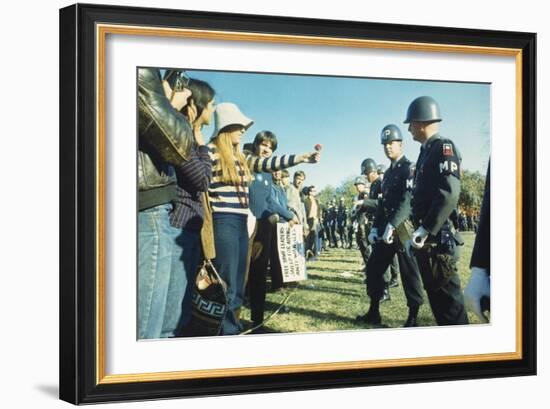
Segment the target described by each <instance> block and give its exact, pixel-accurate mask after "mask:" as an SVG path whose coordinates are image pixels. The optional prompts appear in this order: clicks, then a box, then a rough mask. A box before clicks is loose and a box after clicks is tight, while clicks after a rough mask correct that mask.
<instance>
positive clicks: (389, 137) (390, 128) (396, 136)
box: [380, 124, 403, 145]
mask: <svg viewBox="0 0 550 409" xmlns="http://www.w3.org/2000/svg"><path fill="white" fill-rule="evenodd" d="M402 140H403V136H401V131H400V130H399V128H398V127H397V126H396V125H393V124H391V125H386V126H385V127H384V128H382V132H380V143H381V144H382V145H385V144H386V143H390V142H393V141H402Z"/></svg>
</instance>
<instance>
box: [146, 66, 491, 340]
mask: <svg viewBox="0 0 550 409" xmlns="http://www.w3.org/2000/svg"><path fill="white" fill-rule="evenodd" d="M138 107H139V129H138V132H139V151H138V177H139V214H138V247H139V251H138V306H137V307H138V320H137V332H138V334H137V335H138V338H139V339H153V338H167V337H179V336H185V335H186V327H187V326H188V324H189V322H190V320H191V312H192V296H193V291H194V282H195V276H196V273H197V270H198V268H199V266H200V264H201V263H202V262H203V260H208V261H210V262H211V263H212V265H213V267H214V268H215V269H216V271H217V272H218V274H219V275H220V277H221V278H222V279H223V281H224V282H225V284H226V291H225V293H226V308H225V309H224V312H223V317H222V318H221V324H220V326H219V335H235V334H239V333H242V332H243V330H244V328H243V324H242V322H241V319H240V311H241V307H242V306H243V303H244V300H245V296H247V297H248V300H249V303H250V310H251V321H252V326H253V328H254V332H255V333H258V332H261V331H262V323H263V321H264V309H265V300H266V292H267V282H268V281H267V273H268V271H269V274H270V276H271V289H272V290H273V291H276V290H278V289H279V288H281V287H283V285H284V283H283V277H282V273H281V267H280V263H279V260H278V252H277V229H276V226H277V223H281V222H283V223H288V224H289V225H290V226H293V225H301V226H302V229H303V234H304V243H305V256H306V257H307V259H308V260H315V259H316V258H317V257H318V256H319V254H320V252H321V251H323V250H326V249H327V248H328V247H337V246H341V247H347V248H350V247H351V246H352V245H353V241H355V242H356V245H357V247H358V249H359V250H360V252H361V255H362V257H363V261H364V265H365V275H366V279H365V281H366V287H367V294H368V295H369V297H370V308H369V311H368V312H367V313H366V314H364V315H361V316H358V317H357V321H358V322H363V323H366V324H373V325H379V324H380V323H381V321H382V318H381V316H380V311H379V304H380V302H383V301H384V300H386V299H388V297H389V292H388V288H389V287H391V286H396V285H397V276H398V274H400V275H401V281H402V283H403V288H404V291H405V295H406V298H407V304H408V307H409V317H408V318H407V320H406V322H405V324H404V326H416V325H417V323H416V317H417V313H418V308H419V306H420V305H421V304H422V303H423V293H424V291H425V292H426V294H427V296H428V299H429V302H430V305H431V308H432V311H433V313H434V316H435V318H436V321H437V323H438V325H450V324H466V323H468V319H467V316H466V313H465V308H464V300H463V294H462V291H461V287H460V280H459V278H458V275H457V269H456V262H457V257H458V255H457V253H458V247H459V245H460V244H461V243H460V237H459V234H458V227H457V226H455V224H454V220H455V217H454V215H455V214H456V215H457V213H456V205H457V200H458V193H459V192H460V156H459V154H458V150H457V148H456V146H455V145H454V143H453V142H452V141H451V140H449V139H445V138H443V137H441V136H440V135H439V134H438V132H437V131H438V123H439V122H440V121H441V118H440V117H439V108H438V106H437V104H436V102H435V101H434V100H433V99H431V98H429V97H421V98H419V99H417V100H415V101H413V103H412V104H411V106H410V107H409V110H408V112H407V119H406V122H407V123H409V131H410V132H411V134H412V135H413V139H414V140H416V141H418V142H420V143H421V144H422V146H423V148H422V153H421V155H420V157H419V159H418V161H417V164H416V171H415V167H414V166H413V165H412V163H411V162H410V161H409V160H408V159H406V158H405V157H404V155H403V154H402V143H403V138H402V135H401V132H400V130H399V128H398V127H396V126H395V125H388V126H387V127H385V128H384V129H383V130H382V133H381V143H382V145H383V149H384V152H385V154H386V156H387V157H388V159H389V160H390V167H389V168H388V170H387V171H386V174H385V176H384V179H383V178H382V177H383V174H384V172H383V168H382V167H381V166H380V165H377V164H376V163H375V161H374V160H373V159H370V158H368V159H366V160H364V161H363V163H362V164H361V175H360V176H358V177H357V178H356V179H355V189H356V191H357V195H356V197H355V198H354V201H353V204H352V207H351V209H347V208H346V206H345V200H344V198H340V199H338V200H337V199H336V198H334V199H333V200H331V201H330V202H329V203H328V204H326V205H321V204H320V203H319V200H318V199H317V197H316V195H317V190H316V188H315V186H311V185H309V186H305V181H306V173H305V172H304V171H302V170H298V171H295V172H294V173H293V175H292V182H291V181H290V173H289V171H288V169H289V168H292V167H294V166H296V165H298V164H301V163H307V164H316V163H319V161H320V160H321V147H320V146H316V147H315V149H313V150H312V151H310V152H304V153H296V154H283V155H275V154H274V153H275V151H277V150H278V148H279V144H278V139H277V136H276V135H275V134H274V133H273V132H271V131H269V130H264V131H261V132H258V133H257V134H256V135H255V137H254V138H253V142H252V143H249V144H243V141H242V138H243V135H244V134H245V133H246V132H247V130H248V129H249V128H250V127H251V126H252V125H253V123H254V121H253V119H251V118H249V117H247V116H246V115H245V114H244V113H243V112H242V111H241V109H240V108H239V107H238V106H237V105H236V104H233V103H227V102H226V103H220V104H217V105H216V103H215V90H214V89H213V88H212V87H211V86H210V85H209V84H208V83H206V82H204V81H200V80H197V79H192V78H189V77H188V76H187V75H186V74H185V72H184V71H181V70H166V71H165V72H164V74H162V73H161V71H160V70H158V69H151V68H143V69H139V70H138ZM426 115H427V116H426ZM212 121H213V122H214V132H213V134H212V136H211V137H210V139H209V140H208V141H207V140H206V139H205V137H204V136H203V134H202V129H203V127H204V126H206V125H209V124H210V123H211V122H212ZM456 219H458V216H457V217H456ZM353 236H355V240H353ZM487 275H488V273H487ZM485 284H486V283H485ZM485 284H484V285H485ZM478 287H479V286H477V285H476V286H475V289H476V290H478V289H479V288H478ZM478 292H479V291H478ZM478 292H475V291H474V292H472V294H474V297H477V296H478ZM485 293H486V291H485V292H484V293H483V294H485ZM485 295H486V294H485ZM480 297H481V295H480ZM474 301H475V300H474Z"/></svg>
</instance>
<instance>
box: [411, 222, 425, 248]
mask: <svg viewBox="0 0 550 409" xmlns="http://www.w3.org/2000/svg"><path fill="white" fill-rule="evenodd" d="M428 235H429V232H428V230H426V229H425V228H424V227H423V226H420V227H419V228H418V229H416V230H415V231H414V233H413V234H412V236H411V245H412V246H413V247H414V248H415V249H421V248H422V247H424V243H425V242H426V239H427V238H428Z"/></svg>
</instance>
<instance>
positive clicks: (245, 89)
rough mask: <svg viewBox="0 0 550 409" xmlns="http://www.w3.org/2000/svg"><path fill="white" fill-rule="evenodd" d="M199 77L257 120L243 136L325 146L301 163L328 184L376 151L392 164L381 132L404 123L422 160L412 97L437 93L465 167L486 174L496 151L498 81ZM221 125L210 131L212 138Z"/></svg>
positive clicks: (409, 150) (408, 151)
mask: <svg viewBox="0 0 550 409" xmlns="http://www.w3.org/2000/svg"><path fill="white" fill-rule="evenodd" d="M187 73H188V74H189V76H190V77H191V78H197V79H201V80H203V81H206V82H208V83H209V84H210V85H211V86H212V87H213V88H214V89H215V90H216V102H217V103H220V102H233V103H235V104H237V105H238V106H239V108H240V109H241V110H242V111H243V113H244V114H245V115H247V116H248V117H250V118H252V119H253V120H254V125H253V126H252V127H251V128H250V129H249V130H248V131H247V133H246V134H245V135H244V136H243V143H244V142H251V141H252V140H253V139H254V136H255V135H256V133H258V132H259V131H262V130H270V131H272V132H274V133H275V134H276V135H277V138H278V141H279V148H278V150H277V152H276V154H282V153H302V152H306V151H312V150H313V146H314V145H315V144H316V143H321V144H322V145H323V151H322V159H321V162H320V163H319V164H316V165H300V166H298V167H296V168H294V169H291V174H292V171H293V170H295V169H296V170H297V169H302V170H303V171H305V172H306V175H307V179H306V184H307V185H315V186H317V187H318V188H319V189H322V188H323V187H324V186H326V185H332V186H338V185H339V184H340V183H341V182H342V181H343V180H344V179H346V178H348V177H352V176H356V175H358V174H359V172H360V164H361V162H362V161H363V159H365V158H367V157H371V158H373V159H374V160H376V161H377V163H383V164H384V165H386V166H387V165H388V163H389V162H388V160H387V158H386V157H385V155H384V152H383V149H382V145H381V144H380V139H379V135H380V131H381V130H382V128H383V127H384V126H385V125H388V124H391V123H393V124H396V125H397V126H399V128H400V129H401V132H402V133H403V137H404V148H405V155H406V156H407V157H408V158H409V159H411V160H412V161H415V160H416V158H417V156H418V152H419V149H420V145H419V144H418V143H417V142H414V141H413V140H412V137H411V135H410V134H409V132H408V131H407V125H405V124H403V120H404V119H405V113H406V111H407V107H408V105H409V103H410V102H411V101H412V100H413V99H414V98H416V97H418V96H421V95H430V96H432V97H433V98H435V99H436V100H437V101H438V103H439V105H440V108H441V114H442V117H443V121H442V122H441V127H440V133H441V134H442V135H443V136H446V137H448V138H450V139H452V140H453V141H454V142H455V144H456V145H457V146H458V148H459V150H460V152H461V153H462V158H463V162H462V164H463V168H464V169H468V170H472V171H480V172H482V173H485V170H486V166H487V160H488V158H489V152H490V85H488V84H474V83H456V82H436V81H412V80H388V79H374V78H349V77H327V76H303V75H287V74H256V73H234V72H214V71H194V70H193V71H191V70H190V71H188V72H187ZM212 130H213V126H210V127H208V128H206V129H204V135H205V136H206V137H209V136H210V135H211V133H212Z"/></svg>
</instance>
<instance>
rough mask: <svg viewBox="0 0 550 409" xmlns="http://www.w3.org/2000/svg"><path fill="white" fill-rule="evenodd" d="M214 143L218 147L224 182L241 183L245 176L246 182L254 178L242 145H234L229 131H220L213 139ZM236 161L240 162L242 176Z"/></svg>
mask: <svg viewBox="0 0 550 409" xmlns="http://www.w3.org/2000/svg"><path fill="white" fill-rule="evenodd" d="M212 143H213V144H214V145H216V148H217V149H218V154H219V163H220V170H221V175H220V177H221V180H222V182H224V183H228V184H232V185H239V184H241V182H243V178H244V181H246V182H250V180H252V175H251V173H250V170H249V169H248V165H247V163H246V157H245V156H244V154H243V153H242V151H241V147H240V145H233V144H232V143H231V137H230V133H229V132H220V133H219V134H218V135H217V136H216V137H215V138H214V139H212ZM235 162H237V163H238V167H239V168H240V170H242V171H243V173H244V175H243V176H242V178H241V175H239V169H237V166H235Z"/></svg>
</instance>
